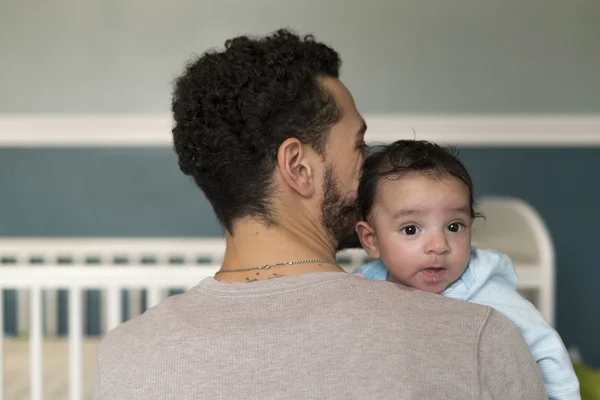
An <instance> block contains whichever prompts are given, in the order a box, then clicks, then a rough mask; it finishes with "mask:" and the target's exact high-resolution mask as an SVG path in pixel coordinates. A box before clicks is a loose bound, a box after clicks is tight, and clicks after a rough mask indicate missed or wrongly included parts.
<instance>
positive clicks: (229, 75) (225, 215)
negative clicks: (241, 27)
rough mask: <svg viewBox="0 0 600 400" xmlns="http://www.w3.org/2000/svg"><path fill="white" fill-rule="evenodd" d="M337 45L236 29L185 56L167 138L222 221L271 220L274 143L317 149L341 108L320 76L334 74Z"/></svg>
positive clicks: (287, 33) (337, 64) (282, 32)
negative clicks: (216, 46) (218, 47)
mask: <svg viewBox="0 0 600 400" xmlns="http://www.w3.org/2000/svg"><path fill="white" fill-rule="evenodd" d="M340 65H341V60H340V57H339V55H338V53H337V52H336V51H334V50H333V49H331V48H330V47H328V46H326V45H325V44H323V43H319V42H317V41H316V40H315V38H314V37H313V36H311V35H308V36H305V37H300V36H298V35H297V34H295V33H293V32H291V31H288V30H284V29H282V30H278V31H277V32H275V33H273V34H271V35H269V36H266V37H262V38H256V37H249V36H240V37H236V38H233V39H230V40H227V41H226V42H225V49H224V50H223V51H214V50H211V51H208V52H206V53H204V54H202V55H201V56H200V57H199V58H197V59H196V60H192V61H190V62H189V63H188V65H187V66H186V68H185V71H184V73H183V75H181V76H180V77H179V78H178V79H177V80H176V82H175V89H174V94H173V102H172V111H173V117H174V127H173V130H172V132H173V139H174V146H175V151H176V152H177V155H178V157H179V167H180V169H181V171H183V173H185V174H186V175H190V176H192V177H193V178H194V180H195V182H196V184H197V185H198V186H199V187H200V189H201V190H202V191H203V192H204V194H205V196H206V197H207V199H208V200H209V201H210V203H211V204H212V207H213V209H214V211H215V213H216V215H217V218H218V219H219V221H220V222H221V224H223V226H224V227H225V229H227V231H229V232H230V233H231V230H232V221H233V220H235V219H238V218H242V217H247V216H252V217H255V218H258V219H259V220H261V221H262V222H263V223H265V224H266V225H267V226H274V225H276V224H277V221H276V216H275V215H274V212H273V210H272V207H271V204H270V201H269V196H270V194H271V192H272V184H273V183H272V178H273V171H274V168H275V166H276V162H277V150H278V148H279V146H280V145H281V143H283V142H284V141H285V140H286V139H288V138H290V137H295V138H297V139H298V140H300V141H301V142H302V143H305V144H310V145H311V146H312V147H313V148H314V149H315V151H317V152H318V153H319V154H321V155H324V152H325V145H326V142H327V138H328V131H329V128H330V127H331V126H332V125H333V124H335V123H336V122H337V121H339V119H340V109H339V107H338V104H337V103H336V101H335V99H334V98H333V95H331V94H330V93H329V92H328V91H327V90H326V89H325V88H324V87H323V86H322V85H321V83H320V78H323V77H331V78H338V76H339V70H340Z"/></svg>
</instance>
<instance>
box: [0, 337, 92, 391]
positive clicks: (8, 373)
mask: <svg viewBox="0 0 600 400" xmlns="http://www.w3.org/2000/svg"><path fill="white" fill-rule="evenodd" d="M43 346H44V400H63V399H65V400H68V399H69V360H68V356H69V344H68V341H67V339H66V338H65V339H46V340H45V341H44V344H43ZM97 346H98V341H97V340H94V339H85V341H84V344H83V366H84V371H83V376H84V382H83V384H84V399H89V398H90V394H89V393H90V384H91V379H92V373H93V369H94V358H95V355H96V349H97ZM4 399H5V400H28V399H29V341H27V340H25V339H14V338H5V340H4Z"/></svg>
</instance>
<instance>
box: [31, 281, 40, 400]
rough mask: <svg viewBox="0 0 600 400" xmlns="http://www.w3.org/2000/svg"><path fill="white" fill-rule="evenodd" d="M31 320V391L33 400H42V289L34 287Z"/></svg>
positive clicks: (32, 289) (32, 290)
mask: <svg viewBox="0 0 600 400" xmlns="http://www.w3.org/2000/svg"><path fill="white" fill-rule="evenodd" d="M30 294H31V296H30V305H31V313H30V316H31V320H30V322H29V377H30V378H29V384H30V387H29V390H30V399H31V400H42V399H43V391H44V382H43V380H42V367H43V357H44V355H43V349H42V289H41V288H40V287H39V286H33V287H32V288H31V292H30Z"/></svg>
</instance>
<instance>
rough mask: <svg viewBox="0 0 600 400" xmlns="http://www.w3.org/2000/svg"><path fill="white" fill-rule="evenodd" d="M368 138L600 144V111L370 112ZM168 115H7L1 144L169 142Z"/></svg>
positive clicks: (1, 119) (2, 118)
mask: <svg viewBox="0 0 600 400" xmlns="http://www.w3.org/2000/svg"><path fill="white" fill-rule="evenodd" d="M365 120H366V121H367V125H368V127H369V129H368V132H367V141H368V142H369V143H371V144H378V143H389V142H392V141H395V140H398V139H413V138H415V139H418V140H429V141H433V142H437V143H440V144H450V145H456V146H459V147H500V146H502V147H589V146H594V147H596V146H599V147H600V114H582V115H577V114H564V115H557V114H547V115H542V114H540V115H527V114H524V115H517V114H505V115H503V114H498V115H430V114H423V115H394V114H389V115H377V114H371V115H369V114H367V115H365ZM171 125H172V121H171V117H170V116H169V115H139V114H135V115H129V114H122V115H76V114H73V115H69V114H66V115H35V114H20V115H2V114H0V147H159V146H160V147H164V146H167V147H170V146H171V145H172V143H171Z"/></svg>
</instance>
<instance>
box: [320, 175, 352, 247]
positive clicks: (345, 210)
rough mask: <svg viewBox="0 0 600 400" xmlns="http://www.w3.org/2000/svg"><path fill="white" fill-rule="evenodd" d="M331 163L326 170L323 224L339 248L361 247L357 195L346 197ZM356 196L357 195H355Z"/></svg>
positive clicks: (322, 209)
mask: <svg viewBox="0 0 600 400" xmlns="http://www.w3.org/2000/svg"><path fill="white" fill-rule="evenodd" d="M337 182H338V180H337V179H336V176H335V173H334V171H333V168H332V167H331V165H328V166H327V168H326V170H325V180H324V181H323V193H324V194H323V201H322V203H321V215H322V217H321V218H322V221H323V226H324V227H325V229H327V231H328V232H329V234H330V236H331V238H332V239H333V240H334V241H335V244H336V247H337V250H338V251H339V250H342V249H344V248H353V247H360V241H358V237H357V236H356V233H355V231H354V227H355V226H356V223H357V222H358V209H357V207H356V197H350V198H348V197H344V196H343V195H342V192H341V190H340V188H339V186H338V184H337ZM354 196H355V195H354Z"/></svg>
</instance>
